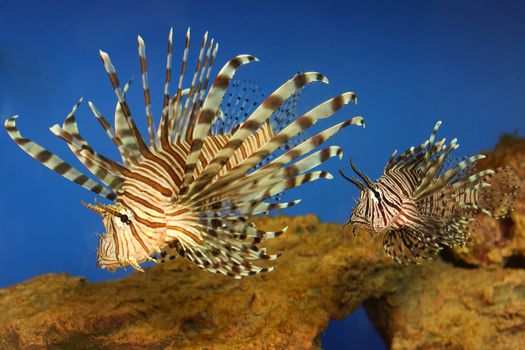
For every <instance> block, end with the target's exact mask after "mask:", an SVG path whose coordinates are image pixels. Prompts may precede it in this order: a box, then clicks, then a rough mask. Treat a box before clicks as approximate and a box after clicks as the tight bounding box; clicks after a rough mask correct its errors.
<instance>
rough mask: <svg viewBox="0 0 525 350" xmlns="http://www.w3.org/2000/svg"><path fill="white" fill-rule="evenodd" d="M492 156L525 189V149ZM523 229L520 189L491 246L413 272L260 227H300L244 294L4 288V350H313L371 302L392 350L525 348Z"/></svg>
mask: <svg viewBox="0 0 525 350" xmlns="http://www.w3.org/2000/svg"><path fill="white" fill-rule="evenodd" d="M509 137H510V138H511V139H512V140H511V141H512V142H511V141H508V140H509ZM492 154H493V155H494V156H491V157H489V160H488V161H489V162H490V163H486V165H489V164H490V165H492V164H495V165H499V163H498V162H501V161H502V159H503V160H506V161H507V162H506V164H509V163H510V164H511V165H512V166H513V167H514V168H515V169H516V171H517V172H518V174H519V176H521V178H522V179H523V178H524V177H525V168H524V167H525V166H524V164H525V141H524V140H521V139H517V138H515V137H514V138H513V137H512V136H508V137H506V138H502V142H500V144H499V145H498V147H496V151H494V152H493V153H492ZM523 218H525V195H524V191H523V190H522V192H521V194H520V195H519V198H518V203H517V210H516V211H514V213H513V214H512V216H511V217H510V218H509V219H508V220H506V221H504V222H503V223H502V224H496V223H495V222H494V221H491V220H487V221H486V222H485V224H483V225H482V229H483V231H482V233H481V237H482V238H483V239H485V240H483V239H479V240H478V241H477V242H476V243H475V244H474V245H473V246H472V247H471V249H470V250H466V251H456V252H449V253H448V254H445V255H444V257H443V259H437V260H435V261H431V262H428V263H425V264H422V265H418V266H410V267H404V266H397V265H395V264H393V263H392V262H391V261H390V259H388V258H387V257H386V256H385V254H384V253H383V251H382V247H381V246H380V242H379V241H378V240H372V239H370V238H369V237H368V236H367V235H364V234H361V235H359V237H357V238H353V237H349V235H348V234H345V232H344V230H343V228H342V226H341V225H338V224H324V223H320V222H319V221H318V219H317V218H316V217H315V216H313V215H309V216H302V217H275V218H263V219H259V220H257V225H258V226H259V227H261V228H264V229H267V230H272V229H280V228H282V227H283V226H289V229H288V231H287V232H286V234H284V235H282V236H281V237H279V238H277V239H274V240H270V241H268V244H266V246H267V247H268V248H269V250H270V251H271V252H275V251H282V252H283V255H282V256H281V257H280V258H279V259H278V260H277V261H276V266H277V269H276V270H275V271H274V272H272V273H270V274H267V275H261V276H254V277H252V278H246V279H244V280H240V281H237V280H232V279H229V278H226V277H223V276H220V275H215V274H211V273H208V272H205V271H201V270H199V269H198V268H196V267H194V266H193V265H192V264H190V263H189V262H187V261H186V260H184V259H176V260H175V261H173V262H171V263H169V264H164V265H159V266H154V267H152V268H150V269H148V270H147V272H146V273H134V274H132V275H131V276H129V277H127V278H124V279H121V280H118V281H112V282H103V283H91V282H88V281H86V279H84V278H79V277H72V276H69V275H65V274H55V275H43V276H39V277H36V278H34V279H32V280H29V281H27V282H24V283H21V284H18V285H15V286H12V287H9V288H5V289H0V348H5V349H13V348H108V349H139V348H141V349H142V348H148V349H156V348H163V349H165V348H171V349H289V348H293V349H315V348H319V347H321V344H320V334H321V332H322V331H323V330H324V329H325V328H326V326H327V325H328V322H329V321H330V319H340V318H343V317H346V316H347V315H349V314H350V313H351V312H352V311H353V310H355V309H356V308H358V307H359V306H360V305H362V304H363V303H364V305H365V308H366V310H367V312H368V314H369V317H370V319H371V320H372V322H373V323H374V324H375V326H376V328H377V329H378V330H379V332H380V334H381V335H382V336H383V338H384V340H385V342H386V343H387V344H389V346H390V347H391V348H392V349H414V348H425V349H427V348H435V349H441V348H454V349H481V348H505V349H512V348H516V349H521V348H522V347H523V344H525V263H524V262H525V258H524V252H525V249H524V248H523V247H525V238H524V237H525V231H524V224H523V223H524V219H523ZM486 237H488V238H486Z"/></svg>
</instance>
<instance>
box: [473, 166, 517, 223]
mask: <svg viewBox="0 0 525 350" xmlns="http://www.w3.org/2000/svg"><path fill="white" fill-rule="evenodd" d="M484 181H485V182H487V183H489V184H490V186H488V187H482V188H480V189H479V191H480V192H479V197H478V204H479V207H480V208H481V209H482V210H483V212H485V213H486V214H488V215H490V216H493V217H495V218H502V217H505V216H507V215H509V213H510V211H511V209H512V203H513V202H514V198H515V197H516V195H517V193H518V191H519V189H520V183H521V179H520V178H519V176H518V175H517V174H516V173H515V172H514V170H512V168H510V167H501V168H498V169H496V171H495V173H494V174H491V175H489V176H487V177H486V179H485V180H484Z"/></svg>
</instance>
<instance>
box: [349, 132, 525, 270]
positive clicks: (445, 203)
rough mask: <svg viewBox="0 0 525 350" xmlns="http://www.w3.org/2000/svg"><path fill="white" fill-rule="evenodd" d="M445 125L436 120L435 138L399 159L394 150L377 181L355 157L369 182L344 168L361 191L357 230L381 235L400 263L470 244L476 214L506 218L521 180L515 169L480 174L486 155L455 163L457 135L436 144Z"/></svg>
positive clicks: (356, 210)
mask: <svg viewBox="0 0 525 350" xmlns="http://www.w3.org/2000/svg"><path fill="white" fill-rule="evenodd" d="M440 125H441V122H437V124H436V126H435V127H434V130H433V132H432V134H431V135H430V138H429V139H428V140H427V141H425V142H424V143H422V144H421V145H419V146H418V147H410V148H409V149H408V150H406V151H405V152H404V153H402V154H400V155H398V156H397V157H396V154H397V150H396V151H394V153H393V154H392V156H391V157H390V159H389V160H388V162H387V164H386V167H385V169H384V171H383V175H382V176H381V177H380V178H379V179H378V180H377V181H376V182H372V181H371V180H370V178H369V177H367V176H366V175H364V174H362V173H361V172H360V171H359V170H358V169H357V167H356V166H355V165H354V163H353V162H352V161H351V160H350V165H351V167H352V169H353V170H354V172H355V173H356V174H357V175H358V176H359V177H360V178H361V179H362V180H363V181H364V183H362V182H360V181H359V180H358V179H356V178H348V177H347V176H345V174H344V173H343V171H342V170H340V171H339V172H340V173H341V175H342V176H343V177H344V178H345V179H346V180H348V181H350V182H351V183H353V184H354V185H356V186H357V187H358V188H359V189H360V190H361V194H360V198H359V200H358V202H357V203H356V206H355V208H354V209H353V210H352V215H351V217H350V220H349V221H348V222H347V224H351V225H352V226H353V231H352V232H353V234H354V235H355V233H356V229H357V228H363V229H365V230H368V231H370V233H371V234H372V235H381V236H382V238H383V248H384V249H385V251H386V253H387V254H388V255H389V256H390V257H391V258H393V259H394V260H395V261H396V262H398V263H401V264H407V263H417V262H419V261H420V260H421V259H430V258H432V257H433V256H434V255H436V254H437V253H438V252H439V251H440V250H441V249H442V247H443V246H449V247H451V246H455V245H459V246H465V245H466V243H467V242H468V241H469V239H470V238H471V234H472V231H473V228H474V227H473V226H474V225H473V224H474V220H475V217H476V215H477V214H478V213H479V212H483V213H485V214H487V215H490V216H493V217H497V218H500V217H504V216H506V215H507V214H508V212H509V211H510V210H511V207H512V202H513V200H514V197H515V195H516V193H517V190H518V188H519V185H518V184H519V178H518V177H517V175H516V174H515V173H514V172H513V171H512V169H510V168H507V167H505V168H498V169H496V170H495V171H494V170H483V171H479V172H476V171H475V164H476V162H477V161H479V160H480V159H483V158H485V156H484V155H481V154H478V155H475V156H472V157H468V158H466V159H464V160H462V161H459V162H457V161H456V162H454V161H453V160H452V161H451V160H450V159H451V158H449V156H450V154H451V153H452V152H453V151H454V150H456V149H457V148H458V147H459V144H458V143H457V140H456V139H453V140H452V141H451V142H450V143H449V144H448V145H446V144H445V139H442V140H440V141H438V142H434V139H435V135H436V132H437V130H438V128H439V126H440ZM447 162H449V164H448V165H447Z"/></svg>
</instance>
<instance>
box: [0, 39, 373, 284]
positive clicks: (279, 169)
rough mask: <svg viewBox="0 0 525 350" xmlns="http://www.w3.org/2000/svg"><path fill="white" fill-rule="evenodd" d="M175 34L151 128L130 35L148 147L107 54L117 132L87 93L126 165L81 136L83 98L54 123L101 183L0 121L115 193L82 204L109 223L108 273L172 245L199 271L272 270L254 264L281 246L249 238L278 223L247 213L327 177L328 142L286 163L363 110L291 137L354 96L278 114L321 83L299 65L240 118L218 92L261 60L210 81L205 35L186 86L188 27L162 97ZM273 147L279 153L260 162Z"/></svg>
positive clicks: (37, 154)
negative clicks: (296, 113)
mask: <svg viewBox="0 0 525 350" xmlns="http://www.w3.org/2000/svg"><path fill="white" fill-rule="evenodd" d="M172 33H173V30H171V31H170V33H169V40H168V54H167V65H166V78H165V85H164V99H163V104H162V115H161V118H160V123H159V127H158V129H157V130H155V128H154V123H153V117H152V111H151V97H150V90H149V87H148V73H147V62H146V54H145V45H144V41H143V40H142V38H141V37H140V36H139V37H138V54H139V58H140V67H141V72H142V86H143V90H144V100H145V105H146V120H147V128H148V135H149V144H148V143H147V142H146V141H145V140H144V138H143V137H142V135H141V133H140V131H139V129H138V128H137V126H136V124H135V120H134V118H133V117H132V115H131V111H130V108H129V106H128V103H127V102H126V98H125V94H126V91H127V89H128V87H129V83H128V84H126V85H125V86H124V87H123V88H122V87H121V85H120V82H119V79H118V77H117V72H116V70H115V68H114V66H113V64H112V63H111V60H110V58H109V56H108V54H107V53H105V52H103V51H100V56H101V58H102V61H103V63H104V67H105V70H106V71H107V74H108V76H109V79H110V81H111V84H112V86H113V89H114V92H115V94H116V96H117V99H118V103H117V106H116V112H115V125H114V129H113V127H112V126H111V125H110V123H109V122H108V121H107V120H106V118H104V116H103V115H102V114H101V113H100V112H99V110H98V109H97V108H96V107H95V105H94V104H93V103H91V102H89V107H90V108H91V111H92V112H93V114H94V116H95V117H96V119H97V120H98V122H99V123H100V125H101V126H102V128H103V129H104V131H105V133H106V134H107V136H108V137H109V138H110V139H111V140H112V141H113V143H114V144H115V145H116V147H117V148H118V151H119V153H120V155H121V157H122V163H120V162H117V161H114V160H111V159H109V158H107V157H105V156H103V155H102V154H100V153H97V152H96V151H95V150H94V149H93V148H92V147H91V146H90V145H89V143H88V142H87V141H86V140H85V139H84V138H83V137H82V136H81V135H80V133H79V130H78V127H77V122H76V119H75V112H76V110H77V107H78V105H79V103H80V102H79V103H77V104H76V105H75V106H74V107H73V109H72V111H71V112H70V113H69V114H68V115H67V117H66V119H65V121H64V123H63V125H62V126H59V125H54V126H53V127H52V128H51V131H52V132H53V133H54V134H55V135H56V136H58V137H60V138H61V139H63V140H64V141H65V142H66V143H67V145H68V146H69V148H70V149H71V151H72V152H73V153H74V154H75V156H76V157H77V158H78V159H79V160H80V162H82V164H83V165H84V166H85V167H86V168H87V169H89V171H91V172H92V173H93V174H94V175H95V176H96V178H97V179H98V180H100V182H101V183H102V184H99V183H98V182H95V181H94V180H92V179H90V178H88V177H86V176H85V175H84V174H82V173H81V172H80V171H78V170H77V169H75V168H74V167H72V166H71V165H69V164H68V163H66V162H64V161H63V160H62V159H60V158H59V157H58V156H56V155H55V154H53V153H51V152H49V151H48V150H46V149H44V148H42V147H41V146H39V145H38V144H36V143H35V142H33V141H31V140H29V139H27V138H24V137H23V136H22V135H21V134H20V133H19V131H18V129H17V127H16V124H15V121H16V118H17V116H14V117H12V118H9V119H8V120H7V121H6V122H5V127H6V129H7V131H8V133H9V135H10V136H11V138H12V139H13V140H14V141H15V142H16V143H17V144H18V145H19V146H20V147H21V148H22V149H23V150H24V151H25V152H27V153H28V154H29V155H30V156H31V157H33V158H35V159H36V160H38V161H39V162H41V163H42V164H43V165H45V166H46V167H48V168H50V169H51V170H53V171H55V172H57V173H58V174H60V175H62V176H63V177H65V178H67V179H69V180H71V181H73V182H75V183H77V184H79V185H80V186H82V187H84V188H85V189H88V190H90V191H92V192H94V193H96V194H98V195H100V196H102V197H104V198H106V199H109V200H111V201H114V203H113V204H110V205H103V204H99V203H95V204H85V206H87V207H88V208H89V209H91V210H93V211H94V212H96V213H97V214H100V215H101V216H102V220H103V223H104V226H105V229H106V233H105V234H103V235H100V242H99V246H98V249H97V264H98V265H99V266H101V267H102V268H107V269H109V270H111V271H113V270H115V269H116V268H119V267H126V266H132V267H133V268H135V269H137V270H141V271H142V268H141V266H140V264H141V263H144V262H147V261H156V262H160V261H164V259H166V257H167V255H170V254H175V255H176V253H178V254H180V255H182V256H185V257H186V258H188V259H189V260H191V261H192V262H193V263H195V264H196V265H198V266H199V267H200V268H203V269H207V270H209V271H212V272H216V273H222V274H224V275H227V276H231V277H235V278H241V277H243V276H247V275H252V274H256V273H259V272H266V271H270V270H272V269H273V267H258V266H255V265H254V264H252V263H251V262H250V261H252V260H257V259H269V260H273V259H275V258H276V257H277V255H270V254H268V253H267V252H266V249H265V248H259V247H258V246H257V245H258V243H260V242H261V241H263V240H265V239H268V238H273V237H276V236H279V235H280V234H282V233H283V232H284V231H285V230H286V228H284V229H282V230H280V231H276V232H265V231H261V230H259V229H257V228H256V227H255V225H254V224H253V223H251V222H250V221H249V216H251V215H256V214H261V213H267V212H270V211H272V210H276V209H280V208H286V207H289V206H292V205H295V204H297V203H298V202H299V200H295V201H291V202H285V203H280V202H276V201H275V198H276V196H277V195H279V194H280V193H281V192H283V191H285V190H287V189H291V188H294V187H298V186H300V185H302V184H305V183H307V182H311V181H314V180H317V179H320V178H327V179H330V178H332V175H331V174H329V173H328V172H325V171H312V172H310V170H311V169H312V168H314V167H316V166H318V165H319V164H321V163H322V162H324V161H326V160H327V159H329V158H331V157H334V156H338V157H341V156H342V150H341V148H339V147H336V146H332V147H328V148H325V149H323V150H320V151H317V152H315V153H313V154H310V155H308V156H306V157H303V158H302V159H300V160H298V161H296V162H294V161H295V160H297V159H298V158H300V157H302V156H303V155H306V154H307V153H309V152H310V151H312V150H314V149H315V148H317V147H318V146H320V145H321V144H322V143H324V142H325V141H326V140H327V139H329V138H330V137H331V136H333V135H334V134H335V133H337V132H338V131H340V130H342V129H343V128H345V127H347V126H349V125H359V126H363V125H364V121H363V118H361V117H354V118H351V119H349V120H346V121H344V122H342V123H339V124H336V125H334V126H332V127H330V128H328V129H326V130H324V131H322V132H320V133H318V134H317V135H315V136H313V137H310V138H308V139H306V140H304V141H303V142H301V143H300V144H297V142H296V143H295V144H294V143H290V142H292V141H291V140H292V139H293V138H294V137H295V136H297V135H299V134H301V133H302V132H303V131H304V130H305V129H308V128H310V127H311V126H312V125H314V124H315V123H317V121H318V120H319V119H325V118H328V117H330V116H331V115H333V114H334V113H335V112H336V111H337V110H339V109H340V108H341V107H343V106H344V105H346V104H348V103H349V102H354V101H355V99H356V95H355V94H354V93H352V92H347V93H343V94H341V95H339V96H337V97H335V98H332V99H330V100H327V101H325V102H324V103H322V104H320V105H318V106H316V107H315V108H313V109H311V110H310V111H308V112H307V113H305V114H304V115H302V116H300V117H298V118H296V117H294V118H290V113H282V108H283V107H282V106H283V104H285V103H286V102H285V101H287V100H289V99H290V98H294V96H297V94H298V92H299V91H300V90H301V89H302V88H303V87H304V86H305V85H307V84H309V83H311V82H323V83H327V82H328V81H327V79H326V78H325V77H324V76H323V75H321V74H319V73H316V72H307V73H301V74H296V75H295V76H294V77H293V78H291V79H290V80H288V81H287V82H285V83H284V84H283V85H282V86H280V87H279V88H278V89H277V90H275V91H274V92H273V93H272V94H271V95H270V96H268V97H267V98H266V99H265V100H264V102H262V103H261V104H259V105H256V106H253V105H252V107H253V108H252V111H251V113H250V114H248V113H247V112H246V111H247V109H244V112H243V113H244V114H243V115H239V113H241V112H242V111H243V107H242V106H241V108H239V106H237V107H236V109H235V110H236V111H237V112H239V113H237V114H236V115H233V114H234V113H233V112H232V109H234V108H233V107H231V106H229V104H230V102H226V101H227V100H228V101H230V100H231V97H232V96H230V99H228V98H227V95H226V91H227V89H228V87H229V85H230V82H231V80H232V78H233V76H234V74H235V72H236V71H237V69H238V68H239V67H241V66H242V65H245V64H247V63H250V62H254V61H257V59H256V58H255V57H253V56H250V55H239V56H236V57H234V58H233V59H231V60H230V61H228V62H227V63H226V64H225V65H224V66H223V67H222V69H221V70H220V72H219V73H218V75H217V77H216V78H215V80H214V82H213V84H211V87H210V88H209V89H208V82H209V77H210V71H211V68H212V66H213V63H214V61H215V57H216V54H217V49H218V44H217V43H214V40H213V39H211V40H210V41H208V36H207V33H206V34H205V35H204V38H203V41H202V45H201V48H200V52H199V56H198V61H197V64H196V68H195V72H194V73H193V77H192V80H191V84H190V85H189V88H186V89H183V78H184V75H185V71H186V65H187V56H188V50H189V41H190V31H189V29H188V31H187V34H186V41H185V47H184V52H183V58H182V64H181V70H180V77H179V81H178V85H177V90H176V92H175V93H174V95H173V96H171V97H170V93H169V83H170V80H171V65H172V64H171V58H172ZM234 90H235V89H234ZM237 90H239V89H237ZM243 90H246V89H243ZM206 91H207V94H206V93H205V92H206ZM233 99H234V101H233V102H234V104H237V103H239V101H240V103H241V104H246V102H248V104H249V103H250V102H251V101H249V100H248V98H241V96H237V99H235V96H233ZM230 107H231V108H230ZM279 111H281V113H280V112H279ZM232 113H233V114H232ZM283 115H284V117H283ZM286 145H288V146H289V147H288V150H287V151H286V148H284V146H286ZM290 145H292V146H290ZM278 149H284V150H285V151H283V152H282V154H278V156H277V157H276V158H274V159H273V160H271V161H270V160H268V159H269V158H268V157H269V156H273V155H274V154H275V152H276V151H277V150H278ZM173 257H174V255H171V256H170V258H173Z"/></svg>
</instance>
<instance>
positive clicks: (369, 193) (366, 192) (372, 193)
mask: <svg viewBox="0 0 525 350" xmlns="http://www.w3.org/2000/svg"><path fill="white" fill-rule="evenodd" d="M350 166H351V167H352V170H353V171H354V172H355V173H356V174H357V175H358V176H359V177H360V178H361V179H362V180H363V182H361V181H359V180H358V179H357V178H355V177H352V178H349V177H347V176H346V175H345V174H344V172H343V171H342V170H339V173H340V174H341V176H342V177H343V178H344V179H346V180H348V181H349V182H351V183H352V184H354V185H355V186H356V187H357V188H358V189H359V190H360V191H361V192H360V194H359V199H358V200H357V202H356V204H355V206H354V209H352V215H351V216H350V219H349V220H348V223H347V224H350V225H351V226H352V227H353V229H352V232H353V234H354V235H355V234H356V230H357V229H358V228H361V229H364V230H367V231H370V232H372V233H378V232H379V231H381V228H380V227H378V225H377V223H375V222H374V220H373V219H374V218H373V212H374V208H375V207H376V206H377V203H378V201H379V200H380V199H379V193H378V189H377V188H376V185H375V184H374V183H373V182H372V180H370V178H369V177H368V176H366V175H364V174H363V173H362V172H361V171H360V170H359V169H358V168H357V167H356V166H355V164H354V163H353V162H352V160H351V159H350Z"/></svg>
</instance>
